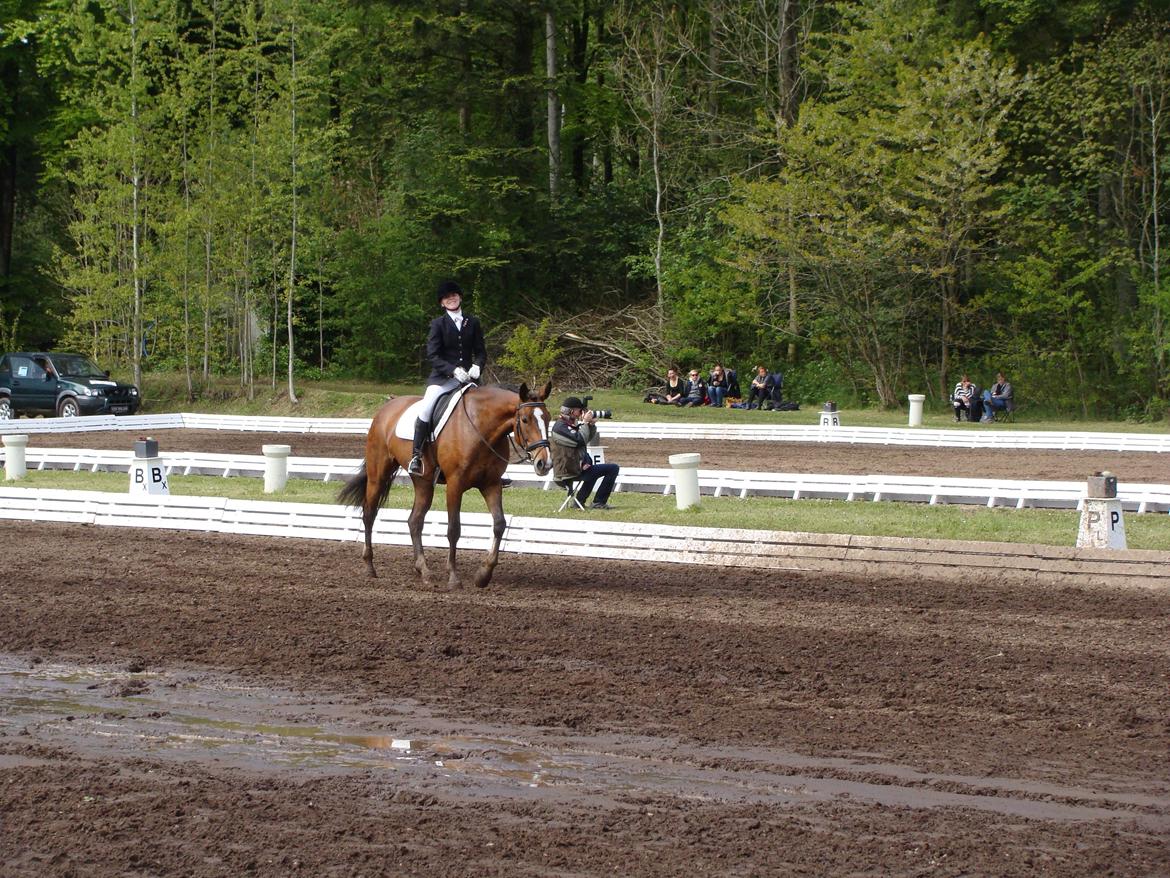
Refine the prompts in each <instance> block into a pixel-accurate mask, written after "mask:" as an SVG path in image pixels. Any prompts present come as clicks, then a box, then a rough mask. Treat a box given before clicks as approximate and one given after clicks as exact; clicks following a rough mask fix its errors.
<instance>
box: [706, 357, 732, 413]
mask: <svg viewBox="0 0 1170 878" xmlns="http://www.w3.org/2000/svg"><path fill="white" fill-rule="evenodd" d="M707 398H708V399H709V400H710V401H711V405H713V406H715V408H720V409H721V408H723V400H725V399H726V398H727V375H726V374H724V372H723V366H722V365H720V364H719V363H716V364H715V368H714V369H712V370H711V374H710V376H709V377H708V378H707Z"/></svg>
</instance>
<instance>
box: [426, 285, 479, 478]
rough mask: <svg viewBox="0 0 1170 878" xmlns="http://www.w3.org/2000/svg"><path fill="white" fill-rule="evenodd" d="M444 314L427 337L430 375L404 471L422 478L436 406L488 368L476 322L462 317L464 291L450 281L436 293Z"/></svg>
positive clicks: (439, 317) (433, 323) (474, 319)
mask: <svg viewBox="0 0 1170 878" xmlns="http://www.w3.org/2000/svg"><path fill="white" fill-rule="evenodd" d="M436 296H437V298H438V300H439V305H440V306H441V307H442V309H443V313H442V314H441V315H440V316H438V317H436V318H435V319H434V320H432V321H431V328H430V331H429V333H428V334H427V358H428V359H429V360H430V361H431V374H430V377H428V378H427V389H426V391H425V392H424V393H423V402H422V408H421V409H420V410H419V413H418V419H417V420H416V421H415V422H414V446H413V447H412V449H411V457H410V463H409V464H408V465H407V467H406V471H407V472H408V473H410V474H411V475H412V476H419V475H422V471H423V460H422V455H423V449H424V448H425V447H426V444H427V440H428V439H429V438H430V434H431V419H432V417H433V416H434V413H435V403H436V402H437V401H438V399H439V397H440V396H442V395H443V394H444V393H446V392H447V391H448V390H454V389H455V388H456V387H459V386H460V385H461V384H467V383H468V382H471V381H477V380H478V379H479V376H480V373H481V372H482V371H483V368H484V366H486V365H487V347H486V346H485V345H484V341H483V327H482V326H480V323H479V320H477V319H476V318H475V317H472V316H471V315H470V314H464V313H463V290H462V289H461V288H460V286H459V284H457V283H455V281H453V280H445V281H443V282H442V283H440V284H439V289H438V290H437V292H436Z"/></svg>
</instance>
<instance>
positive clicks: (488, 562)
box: [475, 483, 507, 588]
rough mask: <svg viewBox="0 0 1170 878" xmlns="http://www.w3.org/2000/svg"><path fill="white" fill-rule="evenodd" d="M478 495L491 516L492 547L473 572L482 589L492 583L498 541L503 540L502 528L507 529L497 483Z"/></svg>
mask: <svg viewBox="0 0 1170 878" xmlns="http://www.w3.org/2000/svg"><path fill="white" fill-rule="evenodd" d="M480 493H481V494H483V499H484V501H485V502H486V503H487V507H488V510H489V511H490V512H491V514H492V547H491V549H490V550H489V551H488V553H487V557H486V558H484V559H483V563H482V564H481V565H479V569H478V570H476V571H475V584H476V585H477V586H479V587H480V588H483V587H484V586H486V585H487V584H488V583H489V582H491V581H492V573H494V572H495V569H496V564H497V563H499V560H500V541H501V540H502V539H503V538H504V528H505V527H507V522H506V521H505V520H504V499H503V493H504V492H503V488H501V486H500V485H499V483H496V484H494V485H489V486H488V487H486V488H481V489H480Z"/></svg>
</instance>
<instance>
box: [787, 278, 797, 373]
mask: <svg viewBox="0 0 1170 878" xmlns="http://www.w3.org/2000/svg"><path fill="white" fill-rule="evenodd" d="M798 328H799V325H798V323H797V320H796V263H795V262H794V261H793V260H791V259H789V260H788V365H789V366H795V365H796V333H797V330H798Z"/></svg>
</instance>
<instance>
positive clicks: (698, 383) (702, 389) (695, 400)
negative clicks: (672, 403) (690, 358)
mask: <svg viewBox="0 0 1170 878" xmlns="http://www.w3.org/2000/svg"><path fill="white" fill-rule="evenodd" d="M706 401H707V385H706V384H704V383H703V379H702V378H700V377H699V370H698V369H691V374H690V377H689V378H688V379H687V389H686V394H685V395H684V396H683V398H682V400H681V401H680V402H679V405H680V406H682V407H683V408H686V407H687V406H699V405H703V403H705V402H706Z"/></svg>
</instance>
